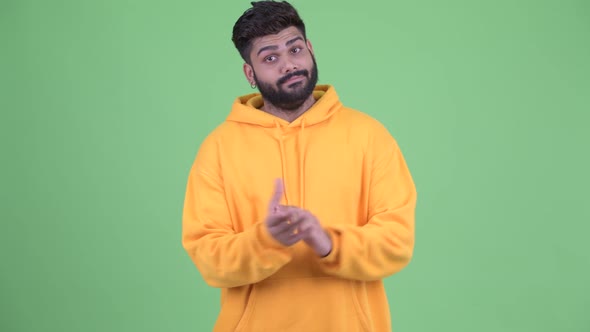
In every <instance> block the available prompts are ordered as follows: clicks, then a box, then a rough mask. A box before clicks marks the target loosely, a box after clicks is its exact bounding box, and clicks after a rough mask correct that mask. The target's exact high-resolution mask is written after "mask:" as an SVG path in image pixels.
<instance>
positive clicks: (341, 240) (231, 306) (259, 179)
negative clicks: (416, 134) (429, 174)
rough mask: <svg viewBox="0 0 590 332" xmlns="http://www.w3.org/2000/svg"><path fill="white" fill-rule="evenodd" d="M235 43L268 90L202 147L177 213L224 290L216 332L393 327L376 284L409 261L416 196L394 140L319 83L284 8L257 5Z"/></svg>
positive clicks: (193, 249) (199, 259) (307, 46)
mask: <svg viewBox="0 0 590 332" xmlns="http://www.w3.org/2000/svg"><path fill="white" fill-rule="evenodd" d="M233 42H234V44H235V46H236V48H237V49H238V51H239V52H240V55H241V56H242V58H243V59H244V61H245V64H244V65H243V71H244V74H245V76H246V78H247V80H248V81H249V83H250V85H251V86H252V87H253V88H255V87H258V90H259V91H260V94H258V93H253V94H249V95H246V96H242V97H239V98H237V99H236V100H235V102H234V104H233V106H232V109H231V112H230V113H229V116H228V117H227V119H226V121H225V122H224V123H223V124H221V125H220V126H219V127H218V128H216V129H215V130H214V131H213V132H212V133H210V135H209V136H208V137H207V138H206V139H205V140H204V142H203V143H202V145H201V147H200V150H199V152H198V154H197V157H196V159H195V161H194V164H193V167H192V168H191V171H190V174H189V179H188V184H187V189H186V200H185V206H184V213H183V238H182V241H183V246H184V248H185V249H186V251H187V252H188V254H189V256H190V257H191V259H192V260H193V261H194V263H195V264H196V266H197V267H198V269H199V271H200V272H201V274H202V276H203V278H204V279H205V281H206V282H207V283H208V284H209V285H210V286H212V287H218V288H221V310H220V313H219V316H218V319H217V322H216V324H215V331H255V332H259V331H277V332H285V331H298V332H300V331H305V332H310V331H322V332H326V331H338V332H346V331H390V330H391V327H390V325H391V324H390V313H389V306H388V301H387V297H386V294H385V289H384V286H383V282H382V279H383V278H385V277H387V276H390V275H392V274H394V273H396V272H398V271H400V270H401V269H402V268H404V267H405V266H406V265H407V264H408V262H409V261H410V258H411V256H412V252H413V246H414V209H415V203H416V192H415V187H414V183H413V181H412V178H411V175H410V173H409V171H408V168H407V167H406V163H405V162H404V158H403V156H402V154H401V152H400V149H399V147H398V145H397V144H396V141H395V140H394V138H393V137H392V136H391V135H390V134H389V132H388V131H387V129H386V128H384V126H382V125H381V124H380V123H379V122H377V121H376V120H374V119H373V118H371V117H369V116H368V115H366V114H363V113H361V112H359V111H356V110H353V109H350V108H347V107H345V106H343V105H342V104H341V103H340V101H339V99H338V96H337V94H336V91H335V89H334V87H332V86H330V85H317V86H316V83H317V79H318V70H317V65H316V62H315V58H314V51H313V47H312V45H311V42H310V41H309V40H308V39H307V36H306V31H305V26H304V24H303V21H302V20H301V19H300V17H299V15H298V13H297V11H296V10H295V9H294V8H293V7H292V6H291V5H290V4H289V3H287V2H272V1H260V2H253V3H252V8H250V9H248V10H247V11H246V12H245V13H244V14H243V15H242V16H241V17H240V18H239V19H238V21H237V22H236V24H235V26H234V29H233ZM273 192H274V193H273Z"/></svg>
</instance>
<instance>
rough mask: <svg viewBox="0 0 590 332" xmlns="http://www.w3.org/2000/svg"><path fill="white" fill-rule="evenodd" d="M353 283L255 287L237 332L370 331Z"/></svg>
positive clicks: (310, 281)
mask: <svg viewBox="0 0 590 332" xmlns="http://www.w3.org/2000/svg"><path fill="white" fill-rule="evenodd" d="M355 284H356V283H353V282H351V281H348V280H342V279H336V278H298V279H271V280H267V281H264V282H262V283H259V284H256V285H254V287H253V289H252V293H251V294H250V297H249V299H248V302H247V304H246V307H245V309H244V312H243V315H242V317H241V319H240V321H239V323H238V324H237V327H236V329H235V331H236V332H263V331H273V332H274V331H281V332H289V331H308V332H314V331H318V332H319V331H321V332H326V331H339V332H366V331H370V327H369V324H368V319H367V306H366V303H365V302H364V301H359V296H358V295H357V293H358V291H359V290H357V289H356V288H357V287H355Z"/></svg>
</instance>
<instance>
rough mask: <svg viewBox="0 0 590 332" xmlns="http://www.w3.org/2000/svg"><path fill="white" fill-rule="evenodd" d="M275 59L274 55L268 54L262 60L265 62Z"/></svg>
mask: <svg viewBox="0 0 590 332" xmlns="http://www.w3.org/2000/svg"><path fill="white" fill-rule="evenodd" d="M275 59H276V57H275V56H274V55H270V56H267V57H266V58H264V61H265V62H272V61H275Z"/></svg>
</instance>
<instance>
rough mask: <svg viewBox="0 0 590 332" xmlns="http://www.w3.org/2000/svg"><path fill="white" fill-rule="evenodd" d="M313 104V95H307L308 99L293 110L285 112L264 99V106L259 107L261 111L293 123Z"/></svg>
mask: <svg viewBox="0 0 590 332" xmlns="http://www.w3.org/2000/svg"><path fill="white" fill-rule="evenodd" d="M314 103H315V98H314V97H313V93H312V94H310V95H309V97H308V98H307V99H306V100H305V102H303V104H301V106H299V107H298V108H296V109H294V110H285V109H282V108H279V107H276V106H274V105H273V104H271V103H269V102H268V101H267V100H266V99H264V105H263V106H262V107H261V110H262V111H264V112H266V113H269V114H272V115H274V116H276V117H279V118H281V119H283V120H285V121H287V122H293V121H295V119H297V118H298V117H300V116H301V114H303V113H305V112H306V111H307V110H308V109H310V108H311V106H313V104H314Z"/></svg>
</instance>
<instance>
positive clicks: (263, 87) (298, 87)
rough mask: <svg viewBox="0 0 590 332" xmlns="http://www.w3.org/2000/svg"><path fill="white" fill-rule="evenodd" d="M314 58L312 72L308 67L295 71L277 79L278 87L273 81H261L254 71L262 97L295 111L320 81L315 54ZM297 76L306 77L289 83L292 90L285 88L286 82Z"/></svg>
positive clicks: (273, 103)
mask: <svg viewBox="0 0 590 332" xmlns="http://www.w3.org/2000/svg"><path fill="white" fill-rule="evenodd" d="M312 60H313V67H312V68H311V73H310V72H309V71H308V70H306V69H303V70H297V71H294V72H292V73H289V74H287V75H285V76H283V77H281V78H280V79H279V80H277V83H276V87H275V85H273V84H271V83H266V82H262V81H259V80H258V78H257V77H256V73H254V82H256V85H257V86H258V91H260V94H261V95H262V98H264V100H266V101H267V102H269V103H270V104H272V105H273V106H274V107H276V108H280V109H282V110H285V111H294V110H296V109H297V108H299V107H300V106H301V105H303V103H304V102H305V101H306V100H307V98H309V96H310V95H311V94H312V93H313V89H314V88H315V85H316V84H317V82H318V67H317V64H316V62H315V57H314V56H312ZM296 76H303V77H305V78H306V79H304V80H302V81H299V82H295V83H291V84H290V85H288V86H287V88H288V89H289V90H290V91H287V90H285V89H283V86H284V84H285V82H286V81H288V80H289V79H291V78H293V77H296Z"/></svg>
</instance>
